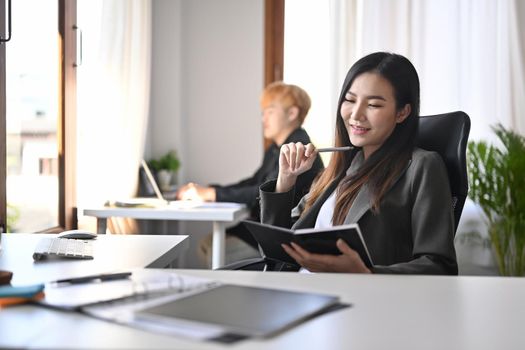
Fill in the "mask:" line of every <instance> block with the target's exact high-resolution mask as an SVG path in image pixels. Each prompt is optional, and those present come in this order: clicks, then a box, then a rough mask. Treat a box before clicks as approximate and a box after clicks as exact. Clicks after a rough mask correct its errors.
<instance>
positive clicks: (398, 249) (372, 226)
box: [260, 148, 458, 275]
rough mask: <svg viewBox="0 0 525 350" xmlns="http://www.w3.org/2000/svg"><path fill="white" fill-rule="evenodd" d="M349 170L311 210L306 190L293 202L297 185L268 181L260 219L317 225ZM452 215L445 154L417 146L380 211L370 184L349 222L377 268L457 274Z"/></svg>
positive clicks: (263, 188) (356, 202) (296, 225)
mask: <svg viewBox="0 0 525 350" xmlns="http://www.w3.org/2000/svg"><path fill="white" fill-rule="evenodd" d="M356 157H357V156H356ZM353 166H354V164H352V167H353ZM344 175H345V174H342V175H341V176H340V177H339V178H338V179H336V180H334V181H333V182H332V183H331V184H330V186H328V187H327V188H326V190H325V191H324V192H323V194H322V195H321V196H320V197H319V198H318V199H317V201H316V202H315V203H314V204H313V205H312V207H311V208H309V209H308V211H306V212H304V205H305V203H306V197H307V196H305V197H303V199H302V200H301V202H300V203H299V204H298V206H297V207H296V208H292V201H293V196H294V190H293V189H292V190H290V191H289V192H284V193H275V180H272V181H269V182H266V183H265V184H263V185H262V186H261V189H260V195H261V197H260V198H261V222H263V223H266V224H271V225H277V226H282V227H288V228H289V227H293V228H294V229H299V228H308V227H314V226H315V221H316V219H317V215H318V214H319V210H320V209H321V206H322V205H323V203H324V202H325V201H326V200H327V199H328V197H329V196H330V195H331V194H332V192H333V191H334V190H335V189H336V187H337V185H338V184H339V181H340V180H341V179H342V178H343V177H344ZM292 209H293V211H292ZM453 215H454V214H453V210H452V197H451V194H450V187H449V183H448V176H447V172H446V169H445V165H444V163H443V160H442V159H441V157H440V156H439V155H438V154H437V153H435V152H428V151H424V150H421V149H417V148H416V149H414V152H413V153H412V159H411V161H410V162H409V164H408V165H407V167H406V169H405V171H404V172H403V173H402V174H401V176H400V177H399V178H398V180H397V181H396V182H395V183H394V184H393V185H392V187H391V188H390V189H389V190H388V192H387V193H386V194H385V196H384V197H383V199H382V201H381V205H380V209H379V213H377V214H374V213H373V212H372V210H371V197H370V193H369V190H368V187H367V186H366V185H365V186H363V188H362V189H361V190H360V192H359V193H358V195H357V197H356V199H355V200H354V203H353V205H352V207H351V208H350V210H349V212H348V214H347V216H346V219H345V224H350V223H358V224H359V226H360V228H361V232H362V234H363V238H364V240H365V242H366V244H367V246H368V250H369V252H370V255H371V257H372V260H373V262H374V265H375V266H374V268H373V272H375V273H412V274H450V275H457V273H458V267H457V262H456V252H455V249H454V217H453ZM292 225H293V226H292Z"/></svg>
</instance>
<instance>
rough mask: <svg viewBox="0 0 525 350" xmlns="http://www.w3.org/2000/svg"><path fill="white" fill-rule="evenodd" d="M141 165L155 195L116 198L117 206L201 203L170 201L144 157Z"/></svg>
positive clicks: (190, 204)
mask: <svg viewBox="0 0 525 350" xmlns="http://www.w3.org/2000/svg"><path fill="white" fill-rule="evenodd" d="M140 165H141V166H142V168H143V169H144V173H145V174H146V180H147V181H148V183H149V185H150V186H151V188H152V189H153V192H154V193H155V197H136V198H127V199H124V200H116V201H114V202H113V204H114V205H115V206H117V207H125V208H137V207H146V208H158V207H166V206H169V205H177V206H179V207H189V208H193V207H196V206H198V204H199V203H191V202H189V201H169V200H167V199H166V198H164V195H163V194H162V192H161V191H160V187H159V185H158V184H157V180H155V177H154V176H153V173H152V172H151V169H150V167H149V165H148V163H146V161H145V160H144V159H142V160H141V161H140Z"/></svg>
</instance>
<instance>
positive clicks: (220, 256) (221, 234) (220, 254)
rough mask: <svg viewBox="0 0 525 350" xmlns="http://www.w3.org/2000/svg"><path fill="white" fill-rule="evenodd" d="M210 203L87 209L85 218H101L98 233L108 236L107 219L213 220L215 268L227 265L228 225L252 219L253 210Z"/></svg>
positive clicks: (98, 222) (241, 206) (98, 221)
mask: <svg viewBox="0 0 525 350" xmlns="http://www.w3.org/2000/svg"><path fill="white" fill-rule="evenodd" d="M221 204H222V203H217V206H214V205H213V203H210V204H206V205H205V206H203V207H200V206H198V207H194V208H177V207H170V206H163V207H158V208H121V207H100V208H88V209H84V215H87V216H94V217H96V218H97V233H99V234H100V233H106V228H107V219H108V218H110V217H127V218H133V219H144V220H187V221H211V222H212V223H213V247H212V268H214V269H215V268H218V267H221V266H223V265H224V261H225V241H226V233H225V232H226V226H227V225H228V224H233V223H236V222H238V221H240V220H243V219H245V218H247V217H248V215H249V211H248V209H247V208H246V207H245V206H244V205H241V204H239V205H231V206H227V205H221Z"/></svg>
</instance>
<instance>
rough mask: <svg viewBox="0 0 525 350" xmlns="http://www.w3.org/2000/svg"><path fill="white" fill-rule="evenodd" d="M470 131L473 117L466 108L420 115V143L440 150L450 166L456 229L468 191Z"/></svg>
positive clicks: (448, 167) (448, 168)
mask: <svg viewBox="0 0 525 350" xmlns="http://www.w3.org/2000/svg"><path fill="white" fill-rule="evenodd" d="M469 132H470V118H469V116H468V115H467V114H466V113H464V112H451V113H444V114H438V115H429V116H421V117H420V118H419V135H418V139H417V142H416V145H417V146H418V147H419V148H422V149H425V150H427V151H434V152H437V153H439V155H441V157H442V158H443V161H444V162H445V166H446V167H447V172H448V178H449V182H450V190H451V192H452V207H453V208H454V224H455V226H454V230H457V228H458V224H459V219H460V218H461V212H462V211H463V205H464V204H465V200H466V198H467V193H468V176H467V160H466V154H467V143H468V135H469ZM454 232H455V231H454Z"/></svg>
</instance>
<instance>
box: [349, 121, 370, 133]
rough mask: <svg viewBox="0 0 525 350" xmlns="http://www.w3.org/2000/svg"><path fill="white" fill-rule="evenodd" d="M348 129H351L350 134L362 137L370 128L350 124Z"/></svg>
mask: <svg viewBox="0 0 525 350" xmlns="http://www.w3.org/2000/svg"><path fill="white" fill-rule="evenodd" d="M350 127H351V128H352V134H354V135H364V134H366V133H367V132H368V131H369V130H370V128H365V127H362V126H357V125H353V124H351V125H350Z"/></svg>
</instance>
